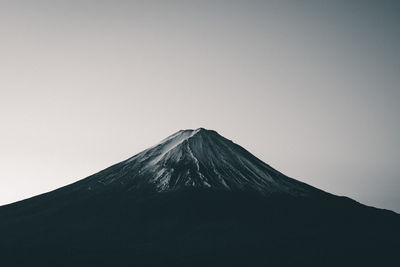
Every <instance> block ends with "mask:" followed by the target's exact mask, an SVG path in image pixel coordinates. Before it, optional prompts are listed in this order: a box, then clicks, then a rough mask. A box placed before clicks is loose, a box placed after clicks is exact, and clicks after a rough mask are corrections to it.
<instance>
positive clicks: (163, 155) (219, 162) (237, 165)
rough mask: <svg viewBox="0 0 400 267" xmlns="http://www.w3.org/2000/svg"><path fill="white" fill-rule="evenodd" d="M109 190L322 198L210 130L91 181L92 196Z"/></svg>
mask: <svg viewBox="0 0 400 267" xmlns="http://www.w3.org/2000/svg"><path fill="white" fill-rule="evenodd" d="M110 170H112V171H111V172H110ZM104 185H123V186H124V187H125V188H127V189H129V190H135V189H142V188H146V189H151V188H153V189H154V190H156V191H158V192H161V191H174V190H183V189H185V188H188V187H198V188H213V189H220V190H231V191H238V190H239V191H243V190H250V191H257V192H259V193H261V194H289V195H297V196H307V195H310V194H316V193H321V192H322V191H320V190H317V189H316V188H313V187H311V186H309V185H306V184H304V183H301V182H299V181H296V180H294V179H291V178H289V177H287V176H285V175H283V174H282V173H280V172H278V171H276V170H275V169H273V168H272V167H270V166H269V165H267V164H266V163H264V162H262V161H261V160H259V159H258V158H256V157H255V156H253V155H252V154H251V153H249V152H248V151H247V150H245V149H244V148H242V147H241V146H239V145H237V144H235V143H233V142H232V141H230V140H228V139H226V138H224V137H222V136H221V135H219V134H218V133H217V132H216V131H213V130H206V129H204V128H199V129H196V130H181V131H178V132H176V133H174V134H172V135H171V136H169V137H167V138H166V139H164V140H162V141H161V142H160V143H159V144H157V145H155V146H153V147H151V148H149V149H146V150H144V151H143V152H141V153H139V154H137V155H135V156H133V157H132V158H130V159H128V160H126V161H123V162H121V163H119V164H117V165H115V166H113V167H111V168H110V169H106V170H105V171H103V172H100V173H98V174H95V175H93V176H92V177H90V178H89V179H88V180H87V188H88V189H90V190H94V189H96V188H98V187H103V186H104Z"/></svg>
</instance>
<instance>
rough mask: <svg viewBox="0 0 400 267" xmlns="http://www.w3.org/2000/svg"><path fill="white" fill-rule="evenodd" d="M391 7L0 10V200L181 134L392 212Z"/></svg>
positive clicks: (104, 5) (85, 4)
mask: <svg viewBox="0 0 400 267" xmlns="http://www.w3.org/2000/svg"><path fill="white" fill-rule="evenodd" d="M398 14H400V5H399V4H397V1H382V0H381V1H368V0H363V1H356V0H346V1H341V0H337V1H323V0H318V1H306V0H302V1H298V0H293V1H285V0H283V1H250V0H246V1H235V0H231V1H218V0H213V1H207V0H202V1H190V0H188V1H167V0H164V1H118V0H112V1H111V0H110V1H101V0H99V1H85V0H80V1H74V0H72V1H54V0H52V1H41V0H38V1H22V0H21V1H19V0H17V1H16V0H12V1H8V0H3V1H1V2H0V123H1V124H0V125H1V126H0V205H3V204H7V203H11V202H14V201H17V200H21V199H25V198H28V197H32V196H34V195H37V194H40V193H44V192H48V191H50V190H53V189H56V188H58V187H61V186H64V185H67V184H70V183H72V182H75V181H77V180H80V179H82V178H85V177H87V176H89V175H91V174H93V173H95V172H98V171H100V170H102V169H104V168H106V167H108V166H110V165H112V164H114V163H117V162H119V161H122V160H125V159H127V158H129V157H130V156H132V155H134V154H137V153H138V152H140V151H142V150H143V149H145V148H148V147H150V146H152V145H154V144H155V143H157V142H159V141H160V140H161V139H163V138H165V137H166V136H168V135H171V134H172V133H174V132H176V131H178V130H180V129H196V128H199V127H204V128H207V129H213V130H216V131H217V132H219V133H220V134H221V135H223V136H225V137H226V138H228V139H231V140H233V141H234V142H235V143H237V144H239V145H241V146H243V147H244V148H246V149H247V150H249V151H250V152H251V153H253V154H254V155H255V156H257V157H258V158H260V159H261V160H263V161H265V162H266V163H268V164H270V165H271V166H272V167H274V168H276V169H277V170H279V171H281V172H283V173H284V174H286V175H288V176H290V177H293V178H296V179H298V180H300V181H303V182H306V183H309V184H311V185H313V186H315V187H318V188H320V189H323V190H326V191H328V192H331V193H334V194H338V195H345V196H348V197H351V198H353V199H355V200H357V201H359V202H362V203H364V204H367V205H372V206H375V207H380V208H386V209H391V210H395V211H397V212H400V194H399V189H400V177H399V171H400V164H399V159H400V149H399V148H400V141H399V136H400V120H399V118H398V116H399V114H400V105H399V101H400V88H399V85H400V51H399V50H400V16H398Z"/></svg>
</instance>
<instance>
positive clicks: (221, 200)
mask: <svg viewBox="0 0 400 267" xmlns="http://www.w3.org/2000/svg"><path fill="white" fill-rule="evenodd" d="M399 226H400V216H399V215H398V214H396V213H394V212H391V211H386V210H380V209H375V208H372V207H367V206H364V205H362V204H359V203H357V202H356V201H354V200H351V199H349V198H345V197H338V196H334V195H332V194H329V193H327V192H324V191H322V190H319V189H317V188H314V187H312V186H310V185H307V184H305V183H302V182H300V181H297V180H294V179H292V178H289V177H287V176H285V175H284V174H282V173H280V172H278V171H277V170H275V169H273V168H272V167H270V166H269V165H267V164H266V163H264V162H262V161H261V160H259V159H258V158H256V157H255V156H253V155H252V154H251V153H249V152H248V151H247V150H245V149H244V148H242V147H240V146H239V145H236V144H235V143H233V142H232V141H230V140H228V139H226V138H224V137H222V136H220V135H219V134H218V133H217V132H215V131H211V130H205V129H203V128H199V129H196V130H182V131H179V132H177V133H175V134H173V135H171V136H169V137H167V138H166V139H164V140H162V141H161V142H160V143H159V144H157V145H155V146H153V147H151V148H149V149H147V150H144V151H143V152H141V153H139V154H137V155H135V156H133V157H131V158H129V159H127V160H125V161H122V162H120V163H117V164H115V165H113V166H111V167H109V168H107V169H105V170H103V171H100V172H98V173H96V174H94V175H92V176H89V177H87V178H85V179H83V180H80V181H78V182H76V183H74V184H71V185H68V186H65V187H63V188H60V189H58V190H55V191H52V192H49V193H46V194H43V195H40V196H37V197H34V198H31V199H27V200H24V201H21V202H17V203H14V204H11V205H7V206H3V207H0V237H1V238H0V256H1V258H2V259H3V262H7V265H5V266H321V265H323V266H327V265H331V266H338V265H340V266H375V265H376V266H377V265H382V264H392V263H393V262H394V260H395V259H396V258H395V255H396V253H397V249H398V248H399V247H400V231H399ZM1 254H3V255H1Z"/></svg>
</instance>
